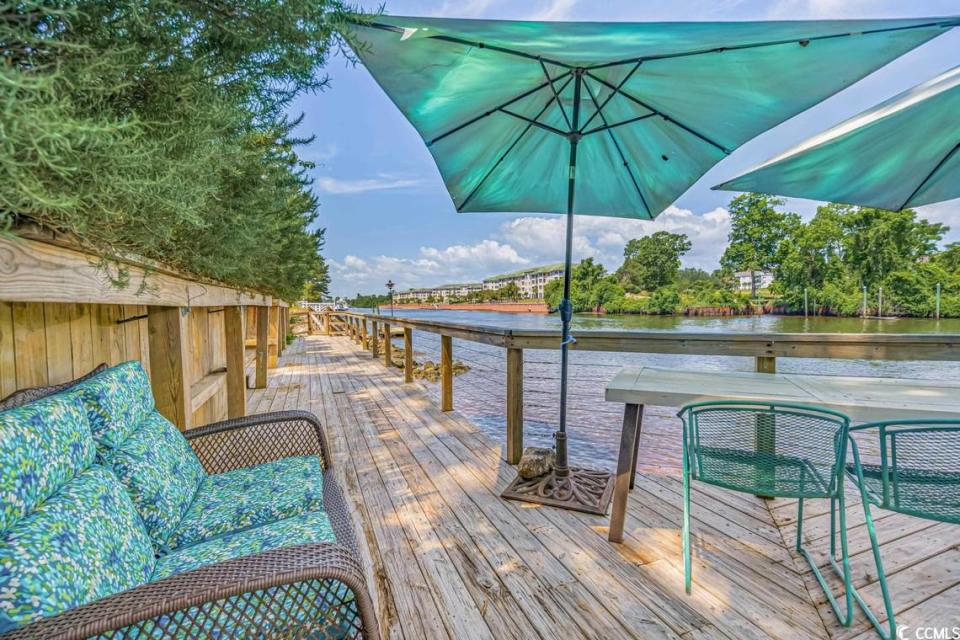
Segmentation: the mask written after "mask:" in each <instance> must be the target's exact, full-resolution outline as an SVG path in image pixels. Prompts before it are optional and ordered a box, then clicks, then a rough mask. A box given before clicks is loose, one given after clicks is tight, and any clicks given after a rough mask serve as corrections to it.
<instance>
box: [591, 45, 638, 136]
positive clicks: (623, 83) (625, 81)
mask: <svg viewBox="0 0 960 640" xmlns="http://www.w3.org/2000/svg"><path fill="white" fill-rule="evenodd" d="M641 64H643V61H638V62H637V64H635V65H633V69H630V73H628V74H627V75H625V76H624V77H623V79H622V80H621V81H620V82H618V83H617V88H616V89H614V90H613V91H611V92H610V95H608V96H607V97H606V98H604V100H603V104H601V105H600V106H598V107H597V110H596V111H594V112H593V115H591V116H590V117H589V118H587V121H586V122H584V123H583V126H582V127H580V133H581V134H582V133H583V132H584V130H585V129H586V128H587V126H588V125H589V124H590V123H591V122H593V119H594V118H596V117H597V115H598V114H599V113H600V112H601V111H603V109H604V107H606V106H607V104H608V103H609V102H610V101H611V100H613V96H615V95H617V92H618V91H620V89H621V88H622V87H623V85H625V84H626V83H627V80H629V79H630V78H631V76H633V74H634V73H635V72H636V70H637V69H639V68H640V65H641ZM591 77H592V76H591ZM591 97H592V96H591ZM593 102H594V105H596V102H597V101H596V100H594V101H593Z"/></svg>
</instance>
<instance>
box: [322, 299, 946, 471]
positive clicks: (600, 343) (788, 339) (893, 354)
mask: <svg viewBox="0 0 960 640" xmlns="http://www.w3.org/2000/svg"><path fill="white" fill-rule="evenodd" d="M315 324H317V325H318V330H319V331H321V332H323V333H325V334H326V335H346V336H348V337H350V338H351V339H353V340H354V341H355V342H356V343H357V344H359V345H361V346H362V347H363V348H364V349H366V350H369V351H370V352H371V354H372V356H373V357H375V358H377V357H381V356H382V357H383V360H384V363H385V364H389V363H390V362H391V359H392V354H391V349H392V342H391V340H389V339H388V340H384V341H383V348H382V349H381V346H380V342H381V340H380V336H381V334H382V335H383V336H391V335H392V334H391V331H392V330H393V329H394V328H395V327H399V328H401V329H403V342H404V367H403V369H404V379H405V380H406V381H407V382H412V381H413V367H414V364H413V348H412V345H413V337H412V336H413V331H414V330H417V331H424V332H428V333H433V334H439V335H440V346H441V348H440V405H441V409H442V410H444V411H452V410H453V339H454V338H457V339H459V340H467V341H470V342H478V343H482V344H486V345H491V346H494V347H499V348H502V349H505V350H506V381H505V384H506V398H507V403H506V404H507V406H506V407H505V413H506V422H507V434H506V459H507V461H508V462H510V463H511V464H516V463H517V462H518V461H519V460H520V455H521V453H522V451H523V363H524V355H523V354H524V351H525V350H528V349H550V350H553V349H559V347H560V332H559V331H551V330H535V329H534V330H532V329H506V328H503V327H490V326H483V325H466V324H459V323H455V322H445V321H439V320H428V319H415V318H402V317H394V316H384V315H378V314H369V313H356V312H349V311H347V312H341V311H337V312H332V311H331V312H325V313H323V314H322V315H321V316H320V318H319V319H317V320H315ZM575 338H576V342H575V343H574V344H573V345H572V348H573V349H575V350H580V351H612V352H624V353H651V354H652V353H656V354H681V355H709V356H746V357H752V358H754V362H755V370H756V371H758V372H761V373H775V372H776V368H777V367H776V363H777V358H830V359H854V360H939V361H960V334H930V333H927V334H923V333H921V334H903V333H765V334H750V333H703V332H700V333H697V332H666V331H581V332H579V333H576V335H575Z"/></svg>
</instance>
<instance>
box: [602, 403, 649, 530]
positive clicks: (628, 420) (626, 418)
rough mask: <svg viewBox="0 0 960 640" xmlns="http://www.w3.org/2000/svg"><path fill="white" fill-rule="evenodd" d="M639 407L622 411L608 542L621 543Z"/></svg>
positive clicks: (634, 455)
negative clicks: (621, 427) (621, 426)
mask: <svg viewBox="0 0 960 640" xmlns="http://www.w3.org/2000/svg"><path fill="white" fill-rule="evenodd" d="M640 411H641V405H637V404H628V405H626V406H625V407H624V409H623V429H622V431H621V432H620V452H619V454H618V456H617V477H616V479H615V481H614V486H613V510H612V512H611V514H610V534H609V535H608V536H607V539H608V540H609V541H610V542H623V525H624V521H625V520H626V517H627V494H628V493H629V491H630V485H631V484H632V472H633V469H634V465H635V463H636V462H635V461H636V449H637V440H638V437H637V435H638V434H637V427H638V426H639V423H640V419H639V418H640Z"/></svg>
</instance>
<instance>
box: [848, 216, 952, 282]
mask: <svg viewBox="0 0 960 640" xmlns="http://www.w3.org/2000/svg"><path fill="white" fill-rule="evenodd" d="M844 227H845V230H846V237H845V239H844V248H845V251H846V258H847V261H848V263H849V265H850V267H851V268H852V269H853V270H854V272H855V273H856V274H857V276H859V278H860V281H861V282H862V283H863V284H864V285H867V286H870V287H873V286H876V285H877V284H880V283H883V281H884V280H885V279H886V278H887V276H889V275H890V274H892V273H893V272H894V271H902V270H910V269H912V268H913V267H914V266H915V265H916V264H917V262H919V261H920V259H921V258H929V257H930V256H932V255H933V254H934V253H935V252H936V248H937V244H938V243H939V242H940V240H941V239H942V238H943V235H944V234H945V233H946V232H947V231H948V230H949V227H947V226H945V225H942V224H939V223H933V222H928V221H926V220H923V219H917V212H916V211H914V210H912V209H904V210H903V211H887V210H885V209H873V208H868V207H864V208H856V207H850V208H848V209H847V210H846V213H845V215H844Z"/></svg>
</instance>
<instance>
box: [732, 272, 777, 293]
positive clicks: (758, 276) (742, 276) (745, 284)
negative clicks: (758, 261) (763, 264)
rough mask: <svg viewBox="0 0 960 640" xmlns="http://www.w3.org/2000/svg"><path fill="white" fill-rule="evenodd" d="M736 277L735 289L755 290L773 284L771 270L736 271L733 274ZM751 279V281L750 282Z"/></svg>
mask: <svg viewBox="0 0 960 640" xmlns="http://www.w3.org/2000/svg"><path fill="white" fill-rule="evenodd" d="M733 277H734V278H736V279H737V289H738V290H740V291H755V290H759V289H767V288H768V287H770V285H772V284H773V271H767V270H765V269H764V270H760V271H738V272H736V273H735V274H733ZM751 280H752V282H751Z"/></svg>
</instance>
